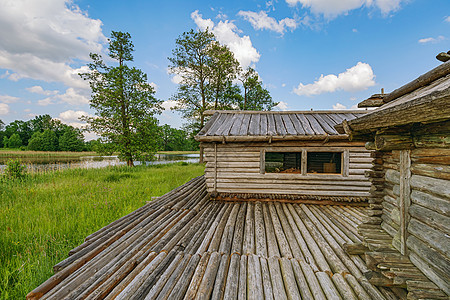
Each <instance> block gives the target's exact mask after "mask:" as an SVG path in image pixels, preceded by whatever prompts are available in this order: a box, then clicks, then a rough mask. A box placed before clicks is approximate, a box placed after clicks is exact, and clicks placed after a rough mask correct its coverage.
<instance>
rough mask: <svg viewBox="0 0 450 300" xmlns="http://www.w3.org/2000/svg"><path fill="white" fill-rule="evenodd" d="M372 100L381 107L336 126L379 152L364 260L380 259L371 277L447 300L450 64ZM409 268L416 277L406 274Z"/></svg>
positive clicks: (364, 227) (449, 264) (363, 227)
mask: <svg viewBox="0 0 450 300" xmlns="http://www.w3.org/2000/svg"><path fill="white" fill-rule="evenodd" d="M371 98H372V100H373V98H378V100H377V101H378V102H379V105H378V106H380V105H381V106H380V107H379V108H378V109H376V110H374V111H370V112H369V113H367V114H366V115H364V116H361V117H359V118H357V119H354V120H350V121H348V122H343V123H342V124H341V125H339V126H337V129H338V131H340V132H341V133H347V134H348V135H349V136H350V138H351V139H352V140H354V141H365V142H367V144H366V147H367V148H368V149H372V150H375V152H374V153H373V157H374V158H375V160H374V162H375V163H374V166H373V167H372V169H371V170H370V171H369V172H367V175H368V176H369V177H370V180H371V181H372V182H373V183H374V187H373V188H372V197H371V199H370V200H369V202H370V203H371V210H370V211H369V214H371V215H373V216H378V217H379V220H378V221H376V220H374V221H373V222H372V224H371V225H369V224H366V225H365V224H363V225H360V226H359V229H360V232H361V233H362V234H363V236H365V239H364V240H365V246H367V247H368V249H367V251H366V253H365V255H366V260H367V259H368V260H371V261H373V262H375V263H373V264H372V267H373V268H372V270H373V274H372V275H376V276H378V277H379V278H380V281H384V282H385V283H386V284H391V285H392V281H393V280H394V281H395V280H397V282H401V283H402V284H403V285H404V286H405V287H407V289H408V292H409V294H408V296H409V297H410V298H430V299H441V298H442V299H448V297H449V296H450V235H449V234H450V61H449V62H446V63H443V64H441V65H439V66H438V67H436V68H435V69H433V70H431V71H429V72H428V73H426V74H424V75H422V76H420V77H418V78H417V79H415V80H413V81H412V82H410V83H408V84H406V85H404V86H402V87H400V88H399V89H397V90H395V91H393V92H392V93H390V94H387V95H378V96H377V97H371ZM371 98H369V99H371ZM368 102H370V101H363V102H362V105H363V106H364V104H365V103H368ZM372 102H373V101H372ZM376 224H379V225H376ZM393 249H395V250H396V251H397V252H395V253H393V252H392V251H393ZM398 253H399V254H400V255H398ZM410 263H412V264H413V266H415V267H416V268H418V269H419V270H420V271H421V272H422V273H423V274H424V275H425V276H426V277H427V278H428V279H429V280H431V281H432V283H424V281H423V278H422V279H418V277H415V276H416V274H417V276H419V275H418V274H419V273H416V272H413V271H411V270H412V269H411V268H409V267H407V266H408V264H409V265H410ZM377 265H378V266H382V267H377ZM410 266H411V265H410ZM383 268H384V269H383ZM408 271H410V273H411V274H412V275H413V276H410V277H408V276H404V275H405V273H407V272H408ZM402 272H403V274H401V273H402ZM439 290H442V291H444V292H445V293H446V295H444V294H442V292H441V291H439Z"/></svg>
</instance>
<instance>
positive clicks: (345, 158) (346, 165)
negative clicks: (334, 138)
mask: <svg viewBox="0 0 450 300" xmlns="http://www.w3.org/2000/svg"><path fill="white" fill-rule="evenodd" d="M266 152H296V153H301V173H268V172H266V170H265V163H266V161H265V156H266ZM308 152H332V153H336V152H338V153H341V172H340V173H307V170H308V165H307V164H308ZM349 153H350V149H348V148H343V147H335V148H328V147H327V148H323V147H265V148H264V149H262V150H261V151H260V174H263V175H264V176H266V177H271V176H280V175H281V176H287V177H299V176H300V177H305V176H308V177H317V178H320V177H324V176H330V177H336V178H340V177H348V176H349V169H350V162H349Z"/></svg>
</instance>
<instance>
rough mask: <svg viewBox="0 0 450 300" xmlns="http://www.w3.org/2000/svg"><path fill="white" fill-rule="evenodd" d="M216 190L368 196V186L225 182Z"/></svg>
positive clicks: (219, 184)
mask: <svg viewBox="0 0 450 300" xmlns="http://www.w3.org/2000/svg"><path fill="white" fill-rule="evenodd" d="M213 185H214V183H213V182H207V187H212V186H213ZM216 187H217V189H218V190H219V189H227V188H228V189H230V192H231V190H234V189H249V190H252V189H259V190H266V189H267V190H278V191H280V192H282V191H284V192H285V193H286V192H287V191H299V192H301V191H325V192H333V191H336V192H338V191H341V192H346V191H348V192H352V191H355V192H365V193H366V194H367V195H369V187H368V186H356V185H354V186H342V185H317V184H284V183H270V182H269V183H266V182H262V183H253V182H248V183H227V182H220V181H218V182H217V185H216Z"/></svg>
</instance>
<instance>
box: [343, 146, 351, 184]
mask: <svg viewBox="0 0 450 300" xmlns="http://www.w3.org/2000/svg"><path fill="white" fill-rule="evenodd" d="M342 156H343V160H342V176H344V177H348V173H349V168H350V151H349V150H348V149H345V150H344V154H343V155H342Z"/></svg>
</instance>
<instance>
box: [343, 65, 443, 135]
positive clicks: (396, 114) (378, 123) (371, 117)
mask: <svg viewBox="0 0 450 300" xmlns="http://www.w3.org/2000/svg"><path fill="white" fill-rule="evenodd" d="M449 63H450V62H449ZM448 103H450V88H447V89H445V90H442V91H435V92H432V93H430V94H428V95H425V96H421V97H420V96H419V97H417V98H416V99H413V100H411V101H406V102H404V103H401V104H398V105H395V106H392V107H389V108H385V109H379V110H375V111H372V112H370V113H368V114H366V115H364V116H361V117H359V118H357V119H354V120H350V121H348V124H349V126H350V128H351V129H352V131H353V132H359V133H368V132H370V131H374V130H376V129H378V128H386V127H392V126H401V125H406V124H412V123H419V122H422V123H431V122H438V121H444V120H448V119H450V105H448Z"/></svg>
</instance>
